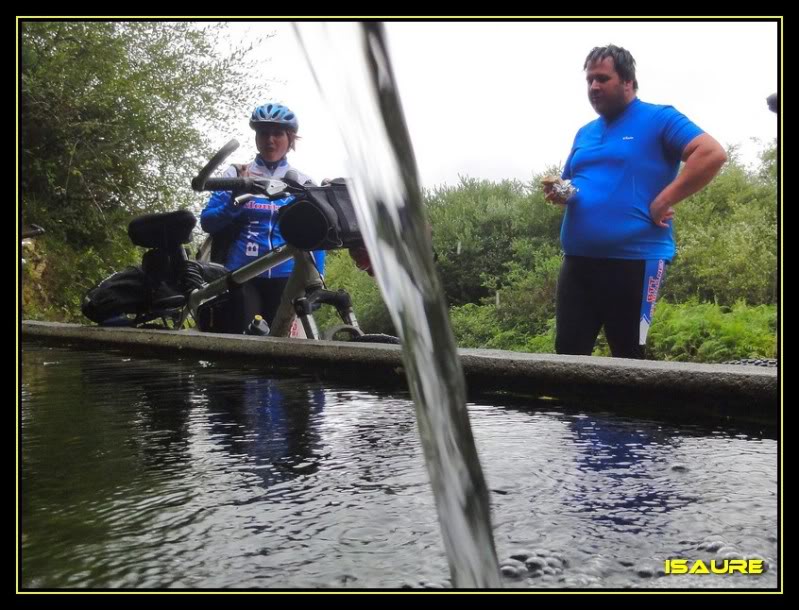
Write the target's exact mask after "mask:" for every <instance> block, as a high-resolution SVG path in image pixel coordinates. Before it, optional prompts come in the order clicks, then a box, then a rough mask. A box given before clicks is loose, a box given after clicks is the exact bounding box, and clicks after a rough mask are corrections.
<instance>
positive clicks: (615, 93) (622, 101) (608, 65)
mask: <svg viewBox="0 0 799 610" xmlns="http://www.w3.org/2000/svg"><path fill="white" fill-rule="evenodd" d="M585 80H586V82H587V83H588V101H589V102H591V106H593V108H594V110H596V111H597V113H598V114H600V115H602V116H603V117H605V118H606V119H612V118H614V117H615V116H617V115H618V114H620V113H621V111H622V110H624V108H625V107H626V106H627V104H629V103H630V102H631V101H632V100H633V98H634V97H635V92H634V91H633V81H623V80H621V77H620V76H619V73H618V72H616V67H615V65H614V63H613V58H612V57H606V58H604V59H602V60H600V61H595V62H593V63H591V64H588V68H586V71H585Z"/></svg>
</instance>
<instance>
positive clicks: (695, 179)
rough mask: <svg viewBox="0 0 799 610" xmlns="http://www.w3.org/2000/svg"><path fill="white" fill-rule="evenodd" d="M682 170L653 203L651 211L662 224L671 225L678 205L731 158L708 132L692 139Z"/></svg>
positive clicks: (707, 181)
mask: <svg viewBox="0 0 799 610" xmlns="http://www.w3.org/2000/svg"><path fill="white" fill-rule="evenodd" d="M682 160H683V162H684V163H685V166H684V167H683V169H682V171H681V172H680V173H679V174H678V175H677V177H676V178H675V179H674V181H673V182H671V184H669V185H668V186H667V187H666V188H664V189H663V190H662V191H661V192H660V194H659V195H658V196H657V197H655V200H654V201H653V202H652V203H651V204H650V205H649V215H650V216H651V218H652V222H654V223H655V224H656V225H657V226H659V227H664V228H665V227H668V226H669V225H668V224H667V221H669V220H671V219H672V218H673V217H674V206H675V205H677V204H678V203H680V201H682V200H683V199H685V198H686V197H690V196H691V195H693V194H694V193H696V192H698V191H700V190H701V189H702V188H704V187H705V186H707V185H708V184H709V183H710V181H711V180H713V178H714V177H715V176H716V174H718V173H719V170H720V169H721V166H722V165H724V164H725V163H726V162H727V153H726V152H724V148H723V147H722V146H721V144H719V143H718V142H717V141H716V140H715V139H714V138H713V137H712V136H709V135H708V134H706V133H703V134H701V135H698V136H696V137H695V138H694V139H693V140H691V141H690V142H688V145H687V146H686V147H685V150H684V151H683V154H682Z"/></svg>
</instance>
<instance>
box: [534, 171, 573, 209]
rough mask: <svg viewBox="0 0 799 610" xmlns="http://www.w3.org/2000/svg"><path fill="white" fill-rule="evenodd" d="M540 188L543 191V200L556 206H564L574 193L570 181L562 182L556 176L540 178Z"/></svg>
mask: <svg viewBox="0 0 799 610" xmlns="http://www.w3.org/2000/svg"><path fill="white" fill-rule="evenodd" d="M541 188H542V190H543V191H544V199H546V200H547V201H549V202H550V203H555V204H557V205H566V202H567V201H568V200H569V198H570V197H571V196H572V195H573V194H574V193H575V191H576V189H575V188H574V187H573V186H572V185H571V182H570V181H568V180H563V179H561V178H560V177H558V176H545V177H543V178H541Z"/></svg>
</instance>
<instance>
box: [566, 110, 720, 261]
mask: <svg viewBox="0 0 799 610" xmlns="http://www.w3.org/2000/svg"><path fill="white" fill-rule="evenodd" d="M702 133H704V132H703V131H702V130H701V129H700V128H699V127H697V126H696V125H695V124H694V123H692V122H691V121H690V120H689V119H688V118H687V117H686V116H685V115H683V114H682V113H680V112H678V111H677V110H676V109H675V108H674V107H672V106H660V105H657V104H647V103H646V102H642V101H640V100H639V99H638V98H636V99H634V100H633V101H632V102H630V104H629V105H628V106H627V108H625V109H624V111H623V112H622V113H621V114H620V115H619V116H617V117H616V118H615V119H613V120H612V121H610V122H608V121H606V120H605V119H604V118H603V117H599V118H598V119H596V120H595V121H592V122H590V123H588V124H587V125H585V126H584V127H582V128H581V129H580V130H579V131H578V132H577V136H576V137H575V138H574V145H573V146H572V150H571V152H570V153H569V158H568V159H567V160H566V165H565V168H564V170H563V178H566V179H569V180H571V181H572V183H573V184H574V186H575V187H577V189H579V190H578V192H577V193H576V194H575V195H574V196H572V197H571V198H570V199H569V202H568V205H567V206H566V215H565V217H564V219H563V225H562V226H561V231H560V240H561V244H562V246H563V251H564V252H565V253H566V254H568V255H572V256H590V257H595V258H623V259H633V260H652V259H665V260H667V261H670V260H671V259H672V258H673V257H674V252H675V246H674V236H673V232H672V228H671V226H669V227H668V228H661V227H658V226H657V225H656V224H655V223H654V222H653V221H652V219H651V217H650V216H649V204H651V203H652V201H654V199H655V197H657V195H658V194H659V193H660V192H661V191H662V190H663V189H664V188H665V187H666V185H668V184H669V183H670V182H672V181H673V180H674V178H675V177H676V176H677V172H678V171H679V169H680V158H681V157H682V153H683V150H684V149H685V147H686V145H687V144H688V143H689V142H690V141H691V140H693V139H694V138H695V137H696V136H698V135H700V134H702Z"/></svg>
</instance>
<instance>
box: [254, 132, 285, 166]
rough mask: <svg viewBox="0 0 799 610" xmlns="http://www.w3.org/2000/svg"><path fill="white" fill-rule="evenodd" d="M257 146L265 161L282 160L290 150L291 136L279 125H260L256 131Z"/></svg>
mask: <svg viewBox="0 0 799 610" xmlns="http://www.w3.org/2000/svg"><path fill="white" fill-rule="evenodd" d="M255 146H256V147H257V148H258V152H259V153H260V155H261V158H262V159H263V160H264V161H269V162H270V163H273V162H275V161H280V160H281V159H282V158H283V157H285V156H286V153H287V152H288V150H289V136H288V133H287V132H286V130H285V129H284V128H283V127H280V126H278V125H264V126H263V127H261V126H259V127H258V129H257V130H256V131H255Z"/></svg>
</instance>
